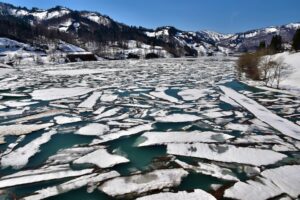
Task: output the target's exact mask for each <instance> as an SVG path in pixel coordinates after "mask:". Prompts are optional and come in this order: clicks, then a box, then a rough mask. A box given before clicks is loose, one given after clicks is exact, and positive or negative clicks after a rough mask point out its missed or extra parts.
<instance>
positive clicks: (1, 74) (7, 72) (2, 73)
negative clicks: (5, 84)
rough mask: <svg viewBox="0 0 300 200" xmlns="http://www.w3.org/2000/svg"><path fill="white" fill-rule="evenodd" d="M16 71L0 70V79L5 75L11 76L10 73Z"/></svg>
mask: <svg viewBox="0 0 300 200" xmlns="http://www.w3.org/2000/svg"><path fill="white" fill-rule="evenodd" d="M14 71H16V70H15V69H10V68H0V77H1V76H4V75H6V74H11V73H12V72H14Z"/></svg>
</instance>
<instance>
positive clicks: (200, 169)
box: [175, 160, 239, 181]
mask: <svg viewBox="0 0 300 200" xmlns="http://www.w3.org/2000/svg"><path fill="white" fill-rule="evenodd" d="M175 162H176V163H177V164H178V165H180V166H181V167H182V168H184V169H186V170H193V171H195V172H197V173H202V174H206V175H210V176H213V177H216V178H220V179H223V180H229V181H239V179H238V178H237V177H236V176H235V175H234V173H233V172H232V171H231V170H230V169H228V168H222V167H219V166H218V165H214V164H208V163H201V162H199V163H198V165H197V166H193V165H189V164H187V163H185V162H182V161H180V160H175Z"/></svg>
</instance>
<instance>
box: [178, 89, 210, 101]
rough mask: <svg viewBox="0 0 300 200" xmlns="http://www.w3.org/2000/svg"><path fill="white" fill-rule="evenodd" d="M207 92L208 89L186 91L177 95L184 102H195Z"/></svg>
mask: <svg viewBox="0 0 300 200" xmlns="http://www.w3.org/2000/svg"><path fill="white" fill-rule="evenodd" d="M209 92H210V90H209V89H202V90H199V89H188V90H183V91H180V92H178V95H180V96H181V97H182V98H183V100H185V101H195V100H198V99H200V98H202V97H205V96H206V95H207V94H208V93H209Z"/></svg>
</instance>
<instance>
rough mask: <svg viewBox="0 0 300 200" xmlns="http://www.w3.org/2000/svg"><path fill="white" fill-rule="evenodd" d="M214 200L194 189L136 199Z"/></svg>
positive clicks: (201, 191)
mask: <svg viewBox="0 0 300 200" xmlns="http://www.w3.org/2000/svg"><path fill="white" fill-rule="evenodd" d="M166 199H168V200H201V199H203V200H204V199H205V200H215V199H216V198H215V197H214V196H212V195H211V194H209V193H207V192H205V191H203V190H200V189H196V190H194V191H193V192H186V191H180V192H177V193H172V192H162V193H158V194H152V195H149V196H144V197H140V198H137V200H166Z"/></svg>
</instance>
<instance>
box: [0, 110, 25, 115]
mask: <svg viewBox="0 0 300 200" xmlns="http://www.w3.org/2000/svg"><path fill="white" fill-rule="evenodd" d="M26 110H27V108H24V109H22V110H15V109H11V110H9V111H7V112H4V111H3V112H0V117H8V116H14V115H21V114H23V113H24V111H26Z"/></svg>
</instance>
